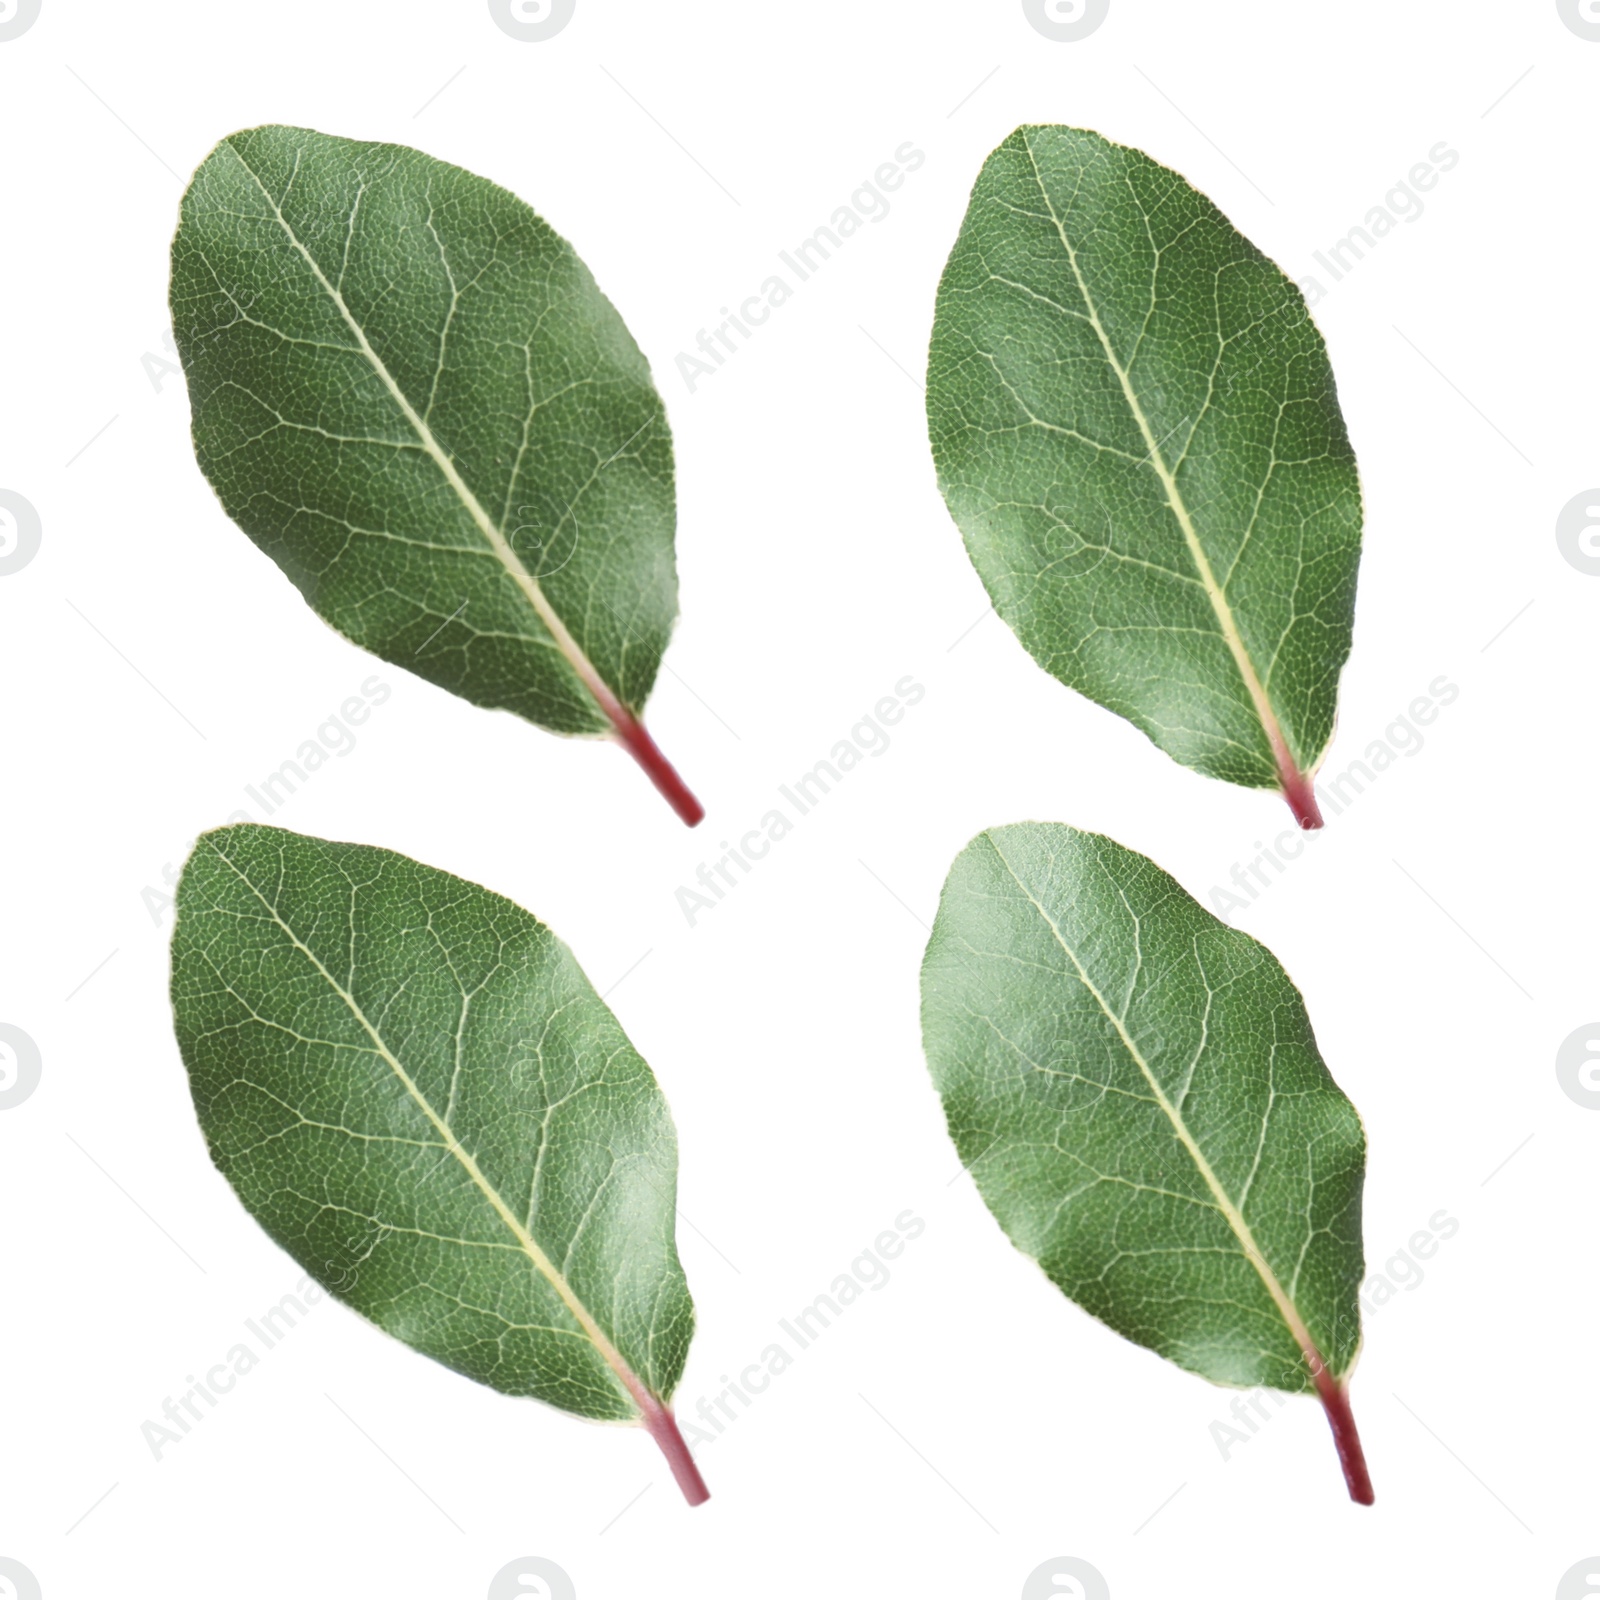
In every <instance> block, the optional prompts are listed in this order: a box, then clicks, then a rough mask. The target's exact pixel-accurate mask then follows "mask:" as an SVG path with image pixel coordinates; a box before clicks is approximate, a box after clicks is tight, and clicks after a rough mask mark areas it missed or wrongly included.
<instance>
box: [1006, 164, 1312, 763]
mask: <svg viewBox="0 0 1600 1600" xmlns="http://www.w3.org/2000/svg"><path fill="white" fill-rule="evenodd" d="M1022 144H1023V148H1024V149H1025V150H1026V151H1027V152H1028V163H1029V165H1030V166H1031V167H1032V168H1033V176H1034V182H1035V183H1036V184H1037V185H1038V188H1039V195H1040V198H1041V199H1042V200H1043V201H1044V203H1045V208H1046V209H1047V210H1048V211H1049V213H1050V221H1051V222H1052V224H1054V226H1055V230H1056V235H1057V237H1058V238H1059V239H1060V240H1061V248H1062V249H1063V250H1065V251H1066V252H1067V263H1068V265H1069V266H1070V267H1071V268H1072V276H1073V279H1074V281H1075V282H1076V283H1077V285H1078V293H1079V294H1080V295H1081V296H1082V297H1083V305H1084V309H1085V310H1086V311H1087V312H1088V314H1089V325H1090V326H1091V327H1092V328H1093V329H1094V331H1095V336H1096V337H1097V338H1098V339H1099V341H1100V348H1101V350H1102V351H1103V352H1104V354H1105V358H1106V361H1107V362H1108V363H1109V365H1110V367H1111V370H1112V371H1113V372H1115V373H1116V375H1117V381H1118V383H1120V384H1121V386H1122V395H1123V398H1124V399H1125V400H1126V401H1127V402H1128V409H1129V410H1130V411H1131V412H1132V413H1133V418H1134V421H1135V422H1137V423H1138V425H1139V432H1140V434H1141V435H1143V437H1144V442H1145V447H1146V449H1147V450H1148V451H1149V452H1150V454H1149V462H1150V469H1151V471H1153V472H1154V473H1155V475H1156V477H1157V478H1158V479H1159V480H1160V483H1161V487H1162V490H1163V491H1164V492H1165V494H1166V497H1167V505H1168V506H1169V508H1170V509H1171V511H1172V514H1173V516H1174V517H1175V518H1176V519H1177V522H1178V527H1179V528H1180V530H1181V531H1182V533H1183V539H1184V543H1185V544H1186V545H1187V546H1188V549H1189V556H1190V559H1191V560H1193V562H1194V565H1195V571H1196V572H1197V573H1198V574H1199V577H1200V584H1201V587H1202V588H1203V589H1204V590H1205V592H1206V598H1207V599H1208V600H1210V602H1211V609H1212V611H1213V612H1215V614H1216V618H1217V625H1218V626H1219V627H1220V628H1221V629H1222V637H1223V639H1224V640H1225V641H1226V643H1227V646H1228V650H1229V652H1230V653H1231V654H1232V656H1233V661H1234V665H1235V666H1236V667H1237V668H1238V670H1239V676H1240V677H1241V678H1242V679H1243V680H1244V686H1245V688H1246V690H1247V691H1248V692H1249V695H1250V700H1251V703H1252V704H1253V705H1254V706H1255V709H1256V716H1257V717H1258V718H1259V719H1260V722H1261V727H1262V731H1263V732H1264V733H1265V734H1266V736H1267V743H1268V744H1269V745H1270V746H1271V748H1272V754H1273V758H1274V760H1275V761H1277V762H1278V765H1279V768H1280V772H1281V770H1282V767H1283V764H1284V763H1285V762H1286V761H1287V763H1288V764H1289V767H1290V770H1291V771H1298V766H1297V764H1296V762H1295V760H1294V756H1293V753H1292V752H1291V751H1290V749H1289V745H1288V741H1287V740H1286V739H1285V738H1284V735H1283V730H1282V728H1281V727H1279V725H1278V717H1277V713H1276V712H1275V711H1274V710H1273V707H1272V701H1271V699H1270V698H1269V697H1268V695H1267V691H1266V687H1265V686H1264V685H1263V684H1262V682H1261V678H1260V675H1259V674H1258V673H1257V672H1256V668H1255V663H1254V662H1253V661H1252V660H1251V659H1250V652H1249V651H1248V650H1247V649H1246V648H1245V643H1244V639H1243V637H1242V636H1241V635H1240V633H1239V627H1238V624H1237V623H1236V622H1235V621H1234V618H1233V608H1232V607H1231V606H1230V605H1229V604H1228V597H1227V594H1226V593H1225V592H1224V590H1223V587H1222V585H1221V584H1220V583H1218V582H1217V576H1216V574H1215V573H1214V572H1213V571H1212V569H1211V562H1210V559H1209V558H1208V557H1207V555H1206V552H1205V547H1204V546H1203V545H1202V544H1201V543H1200V535H1199V533H1198V532H1197V531H1196V529H1195V525H1194V520H1193V518H1192V517H1191V516H1190V515H1189V507H1188V505H1187V503H1186V502H1185V500H1184V498H1183V494H1182V492H1181V491H1180V490H1179V488H1178V481H1177V479H1176V478H1175V477H1174V476H1173V474H1172V471H1171V469H1170V468H1169V467H1168V466H1167V461H1166V457H1165V456H1163V455H1162V453H1161V443H1162V441H1160V440H1158V439H1157V438H1156V435H1155V430H1154V428H1152V427H1151V425H1150V419H1149V418H1148V417H1146V416H1145V413H1144V407H1143V406H1142V405H1141V404H1140V402H1139V396H1138V395H1137V394H1136V393H1135V392H1134V387H1133V380H1132V379H1131V378H1130V377H1129V375H1128V372H1127V370H1126V369H1125V368H1124V367H1123V365H1122V363H1121V362H1120V361H1119V360H1118V359H1117V353H1116V350H1115V349H1114V348H1113V346H1112V343H1111V336H1110V335H1109V334H1108V333H1107V332H1106V328H1105V324H1104V323H1102V322H1101V320H1100V311H1099V308H1098V307H1097V306H1096V305H1095V302H1094V297H1093V296H1092V295H1091V294H1090V293H1089V285H1088V284H1087V283H1086V282H1085V281H1084V277H1083V273H1082V272H1081V271H1080V270H1079V268H1078V253H1077V251H1076V250H1074V249H1073V247H1072V241H1071V240H1070V239H1069V238H1068V237H1067V230H1066V228H1065V227H1064V226H1063V225H1062V222H1061V218H1060V217H1058V216H1057V215H1056V208H1055V206H1054V204H1053V203H1052V202H1051V199H1050V192H1049V190H1048V189H1046V188H1045V182H1044V175H1043V174H1042V173H1041V172H1040V171H1039V163H1038V162H1037V161H1036V160H1035V159H1034V154H1033V146H1032V144H1030V143H1029V142H1028V137H1027V135H1026V134H1024V135H1023V138H1022Z"/></svg>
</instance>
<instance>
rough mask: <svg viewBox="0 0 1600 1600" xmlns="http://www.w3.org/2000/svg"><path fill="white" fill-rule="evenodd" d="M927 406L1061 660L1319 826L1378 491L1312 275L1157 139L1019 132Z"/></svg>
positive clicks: (951, 281)
mask: <svg viewBox="0 0 1600 1600" xmlns="http://www.w3.org/2000/svg"><path fill="white" fill-rule="evenodd" d="M927 411H928V431H929V438H930V442H931V444H932V449H933V458H934V462H935V465H936V467H937V470H938V478H939V487H940V489H941V491H942V492H943V494H944V498H945V502H946V504H947V505H948V506H949V508H950V513H951V516H952V517H953V518H954V519H955V522H956V524H957V526H958V527H959V528H960V529H961V533H962V535H963V538H964V539H965V541H966V546H967V551H968V554H969V555H970V556H971V558H972V562H973V565H974V566H975V567H976V568H977V570H978V573H979V575H980V576H981V578H982V579H983V582H984V585H985V587H986V588H987V589H988V591H989V597H990V599H991V600H992V601H993V602H994V607H995V610H996V611H998V612H999V614H1000V615H1001V617H1003V618H1004V619H1005V621H1006V623H1007V624H1008V625H1009V626H1010V627H1011V629H1012V630H1013V631H1014V632H1015V633H1016V635H1017V637H1018V638H1019V639H1020V640H1021V641H1022V643H1023V645H1024V646H1026V648H1027V649H1028V651H1029V653H1030V654H1031V655H1032V656H1033V658H1034V659H1035V660H1036V661H1037V662H1038V663H1039V665H1040V666H1042V667H1043V668H1044V669H1045V670H1046V671H1047V672H1049V673H1051V674H1052V675H1053V676H1055V677H1056V678H1058V679H1060V681H1061V682H1063V683H1065V684H1068V685H1069V686H1070V687H1072V688H1074V689H1077V690H1078V691H1079V692H1080V693H1082V694H1085V695H1087V696H1088V697H1089V698H1090V699H1092V700H1094V701H1096V702H1098V703H1099V704H1100V705H1102V706H1105V707H1107V708H1108V709H1109V710H1111V711H1114V712H1116V713H1117V714H1118V715H1120V716H1123V717H1126V718H1127V719H1128V720H1129V721H1130V722H1132V723H1133V724H1134V726H1135V727H1137V728H1139V729H1140V730H1142V731H1143V732H1144V733H1145V734H1147V735H1148V736H1149V738H1150V739H1152V740H1153V741H1154V742H1155V743H1156V744H1157V745H1158V746H1159V747H1160V748H1161V749H1163V750H1165V751H1166V752H1167V754H1168V755H1170V756H1172V757H1173V758H1174V759H1175V760H1177V761H1179V762H1182V763H1183V765H1185V766H1188V767H1192V768H1194V769H1195V770H1197V771H1199V772H1203V773H1207V774H1209V775H1210V776H1212V777H1216V778H1222V779H1225V780H1226V781H1228V782H1230V783H1237V784H1244V785H1247V786H1249V787H1252V788H1281V789H1282V791H1283V793H1284V795H1285V797H1286V798H1287V800H1288V802H1289V804H1290V806H1291V808H1292V809H1293V811H1294V813H1295V816H1296V818H1297V820H1298V821H1299V822H1300V824H1301V826H1303V827H1320V826H1321V821H1322V819H1321V816H1320V814H1319V812H1318V808H1317V801H1316V795H1315V792H1314V789H1313V787H1312V777H1313V774H1314V772H1315V770H1316V768H1317V765H1318V764H1319V762H1320V761H1321V760H1322V757H1323V754H1324V752H1325V751H1326V749H1327V746H1328V744H1329V742H1330V740H1331V739H1332V737H1333V729H1334V718H1335V710H1336V702H1337V695H1338V683H1339V674H1340V671H1341V669H1342V668H1343V666H1344V663H1345V659H1346V657H1347V656H1348V655H1349V653H1350V636H1351V625H1352V615H1353V610H1354V605H1355V590H1356V567H1357V563H1358V561H1359V558H1360V545H1361V490H1360V484H1359V481H1358V478H1357V474H1356V463H1355V456H1354V453H1353V451H1352V449H1351V446H1350V441H1349V438H1348V436H1347V434H1346V431H1345V425H1344V421H1343V418H1342V415H1341V413H1340V409H1339V401H1338V396H1337V394H1336V392H1335V388H1334V380H1333V372H1332V369H1331V367H1330V366H1329V363H1328V356H1327V350H1326V347H1325V346H1324V344H1323V340H1322V336H1321V334H1319V333H1318V331H1317V329H1316V327H1315V326H1314V325H1313V323H1312V322H1311V319H1310V315H1309V312H1308V311H1307V308H1306V304H1305V301H1304V298H1303V297H1302V296H1301V294H1300V291H1299V290H1298V289H1297V288H1296V287H1295V285H1294V284H1293V283H1292V282H1291V281H1290V280H1289V279H1288V278H1287V277H1285V276H1284V274H1283V273H1282V272H1281V271H1280V270H1279V269H1278V268H1277V267H1276V266H1275V265H1274V264H1273V263H1272V262H1271V261H1269V260H1268V259H1267V257H1266V256H1264V255H1263V254H1262V253H1261V251H1260V250H1258V249H1257V248H1256V247H1255V246H1254V245H1253V244H1252V243H1251V242H1250V241H1249V240H1248V239H1246V238H1244V237H1243V236H1242V235H1241V234H1240V233H1239V232H1238V231H1237V230H1236V229H1235V228H1234V227H1233V225H1232V224H1231V223H1230V222H1229V221H1228V219H1227V218H1226V217H1225V216H1223V214H1222V213H1221V211H1219V210H1218V209H1217V207H1216V206H1215V205H1213V204H1212V202H1211V201H1210V200H1208V199H1207V198H1206V197H1205V196H1204V195H1202V194H1200V193H1198V192H1197V191H1196V190H1195V189H1193V188H1192V187H1191V186H1190V185H1189V184H1188V183H1187V182H1186V181H1185V180H1184V179H1183V178H1182V177H1180V176H1179V175H1178V174H1177V173H1175V172H1173V171H1171V170H1170V169H1168V168H1166V167H1164V166H1162V165H1160V163H1158V162H1156V161H1153V160H1152V159H1151V158H1150V157H1149V156H1147V155H1145V154H1144V153H1143V152H1141V151H1138V150H1130V149H1128V148H1126V147H1125V146H1122V145H1118V144H1113V143H1111V142H1110V141H1109V140H1107V139H1104V138H1102V137H1101V136H1100V135H1099V134H1097V133H1091V132H1088V131H1086V130H1083V129H1079V128H1066V127H1050V126H1033V127H1022V128H1018V129H1017V130H1016V132H1014V133H1013V134H1012V135H1011V136H1010V137H1009V138H1008V139H1007V140H1006V141H1005V142H1004V143H1003V144H1002V145H1000V147H999V148H998V149H997V150H995V151H994V152H993V154H991V155H990V157H989V159H988V160H987V161H986V162H985V163H984V166H983V170H982V172H981V173H980V174H979V176H978V181H977V184H976V185H975V187H974V188H973V191H972V199H971V203H970V205H969V207H968V210H967V213H966V217H965V219H964V220H963V222H962V224H961V230H960V234H959V236H958V237H957V239H956V243H955V247H954V249H953V250H952V251H951V254H950V259H949V262H948V264H947V265H946V267H945V271H944V276H943V278H942V280H941V282H940V284H939V293H938V302H937V309H936V313H935V317H934V326H933V338H932V344H931V348H930V351H929V356H928V386H927Z"/></svg>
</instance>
